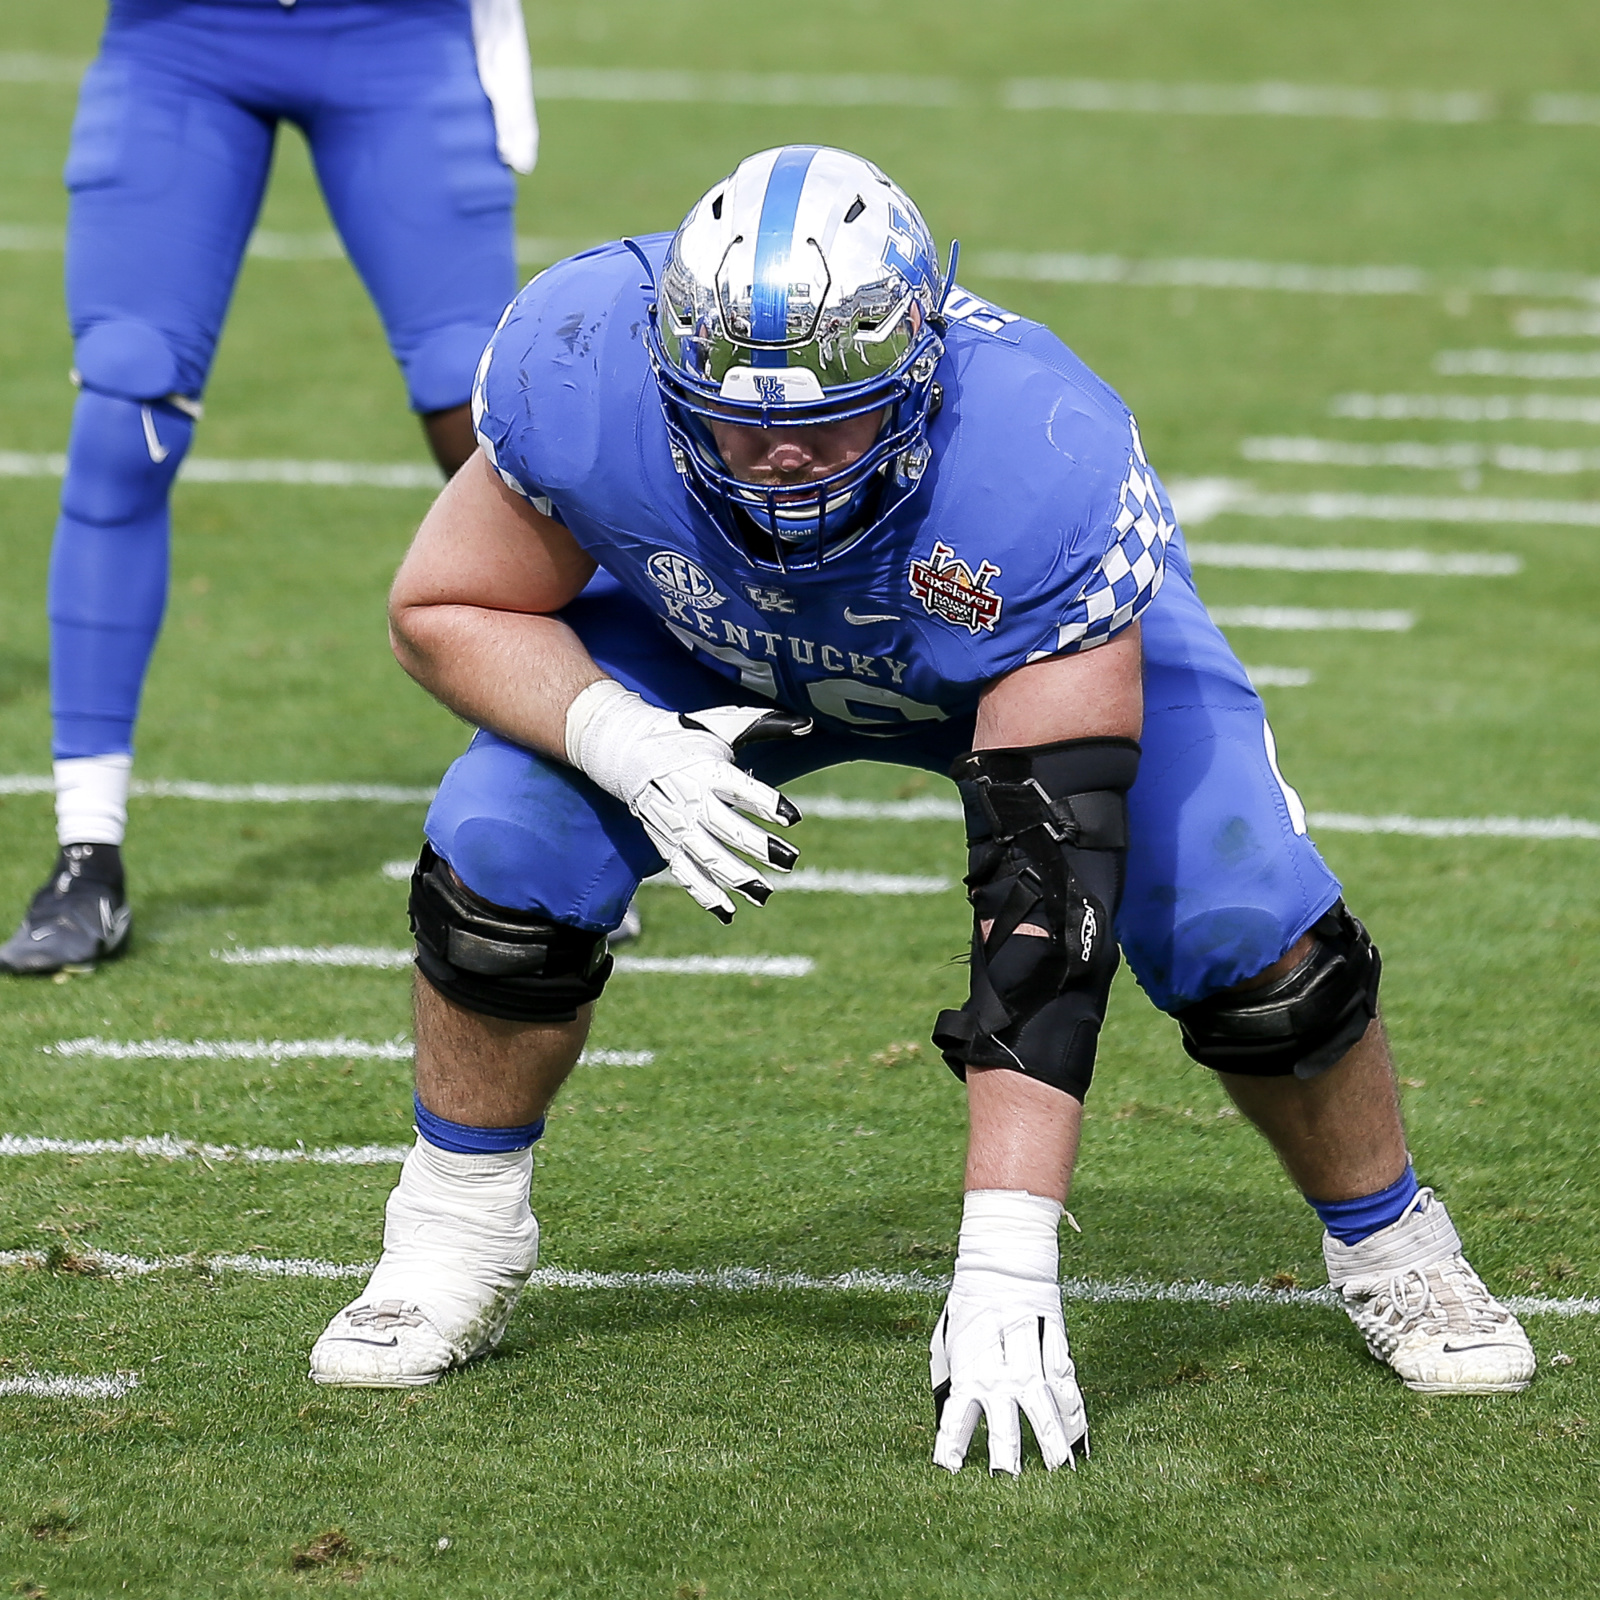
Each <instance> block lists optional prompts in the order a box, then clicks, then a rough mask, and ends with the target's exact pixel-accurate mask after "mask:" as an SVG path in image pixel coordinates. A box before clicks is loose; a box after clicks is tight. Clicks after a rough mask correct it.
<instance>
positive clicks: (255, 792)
mask: <svg viewBox="0 0 1600 1600" xmlns="http://www.w3.org/2000/svg"><path fill="white" fill-rule="evenodd" d="M1241 609H1243V610H1247V611H1251V612H1254V611H1256V610H1260V609H1262V608H1249V607H1246V608H1241ZM1266 609H1267V610H1268V611H1269V614H1276V612H1277V611H1279V610H1282V609H1283V608H1266ZM1218 614H1219V613H1216V612H1214V613H1213V615H1218ZM1221 614H1222V615H1224V616H1226V615H1227V613H1225V612H1224V613H1221ZM1311 614H1312V615H1313V616H1317V615H1333V616H1337V615H1341V613H1336V612H1335V613H1315V612H1313V613H1311ZM1350 614H1351V615H1355V616H1378V617H1388V618H1396V617H1408V616H1410V615H1411V613H1409V612H1376V613H1363V612H1355V613H1350ZM1237 625H1238V626H1247V625H1248V624H1237ZM1280 625H1281V624H1280ZM1245 671H1246V672H1248V673H1250V674H1251V675H1252V677H1253V679H1254V681H1257V682H1259V683H1263V684H1266V685H1269V686H1271V685H1278V686H1282V687H1286V688H1300V687H1302V686H1304V685H1305V684H1307V683H1309V682H1311V681H1312V678H1311V674H1310V672H1309V671H1308V670H1307V669H1305V668H1301V667H1246V668H1245ZM1268 674H1271V675H1272V676H1268ZM1257 675H1259V676H1257ZM53 791H54V784H53V781H52V780H51V779H50V778H48V777H43V776H33V775H31V774H30V775H24V776H12V777H0V795H6V794H50V793H52V792H53ZM134 792H135V793H140V792H143V793H147V794H152V795H169V796H175V797H179V798H183V799H204V800H237V801H262V800H264V801H266V802H268V803H270V804H279V803H282V802H284V801H289V800H296V801H327V800H339V801H343V800H375V801H379V802H382V803H392V802H396V801H404V802H406V803H422V802H425V801H427V800H430V799H431V798H432V797H433V791H432V790H431V789H394V788H387V787H385V786H383V785H361V784H337V783H328V784H314V785H308V786H306V787H302V788H290V787H287V786H282V785H278V784H239V785H232V786H230V785H225V784H203V783H151V784H147V785H144V786H143V788H142V790H141V786H140V785H139V784H137V783H135V785H134ZM794 798H795V802H796V803H797V804H798V805H799V806H800V808H801V809H802V811H803V812H804V813H805V814H806V815H807V816H808V817H820V818H824V819H827V820H830V821H831V820H838V821H846V822H850V821H855V822H933V821H939V822H945V821H948V822H959V821H960V820H961V806H960V804H959V802H957V801H955V800H947V799H941V798H939V797H937V796H927V797H924V798H920V799H915V800H853V799H848V798H846V797H844V796H841V795H829V794H797V795H796V796H795V797H794ZM1310 818H1311V825H1312V827H1314V828H1320V829H1321V830H1322V831H1323V832H1325V833H1397V834H1410V835H1413V836H1415V837H1418V838H1439V839H1443V838H1450V839H1455V838H1472V837H1479V838H1490V839H1600V823H1596V822H1589V821H1586V820H1584V819H1583V818H1581V817H1410V816H1404V815H1400V814H1395V815H1388V816H1381V817H1365V816H1357V815H1355V814H1353V813H1350V812H1343V811H1313V812H1311V813H1310ZM412 866H413V863H412V862H411V861H388V862H385V863H384V865H383V869H382V870H383V875H384V876H385V877H387V878H393V879H405V878H409V877H410V876H411V869H412ZM671 881H672V880H671V879H670V878H668V877H666V876H665V875H664V874H663V875H659V876H657V877H655V878H650V879H647V880H646V882H647V883H651V884H655V885H657V886H659V887H670V886H671ZM776 881H777V882H778V883H779V885H780V887H784V888H790V889H799V890H812V891H831V892H834V893H838V894H900V895H904V894H939V893H942V892H943V891H944V890H945V889H948V888H949V887H950V880H949V879H948V878H934V877H916V876H904V875H898V874H891V873H876V872H849V871H832V870H823V869H820V868H816V867H801V868H799V869H798V870H797V871H795V872H793V873H791V874H789V876H788V877H787V878H785V877H783V876H782V874H779V875H778V878H777V880H776ZM335 948H338V947H335ZM350 948H360V947H350ZM400 954H401V953H400V952H396V951H391V952H388V953H387V955H386V959H385V961H384V963H383V964H384V965H388V964H389V960H391V959H392V960H393V962H394V964H395V965H396V966H399V965H402V964H404V963H402V962H401V961H400V960H399V955H400ZM224 959H226V957H224ZM624 959H626V960H630V961H634V960H644V959H650V960H654V959H658V958H645V957H626V958H624V957H619V958H618V962H619V965H620V963H621V961H622V960H624ZM659 959H673V958H667V957H662V958H659ZM676 959H684V958H676ZM697 959H702V960H705V959H709V960H717V961H721V960H723V959H742V958H723V957H702V958H697ZM765 959H770V960H779V961H792V960H804V959H806V958H804V957H788V956H779V957H769V958H765ZM407 961H409V956H408V957H407ZM635 970H644V969H642V968H641V969H635ZM774 975H777V974H774ZM171 1042H176V1041H171ZM288 1042H289V1043H290V1044H296V1043H298V1044H299V1045H301V1046H303V1045H304V1044H306V1043H307V1042H308V1041H288ZM67 1043H68V1044H82V1045H85V1048H84V1049H82V1050H79V1051H76V1052H75V1053H78V1054H90V1053H93V1052H91V1051H89V1050H88V1049H87V1045H88V1044H90V1043H99V1041H81V1040H79V1041H74V1040H69V1041H67ZM309 1043H312V1044H318V1041H309ZM202 1044H203V1045H204V1049H205V1050H206V1051H210V1050H211V1049H212V1046H211V1045H210V1044H204V1042H201V1043H197V1044H196V1046H195V1048H196V1049H197V1050H200V1049H201V1047H202ZM320 1044H321V1045H327V1046H328V1049H329V1051H330V1052H331V1053H333V1054H343V1055H346V1056H350V1055H355V1054H357V1053H358V1047H359V1049H360V1050H367V1051H375V1050H377V1049H379V1048H382V1049H384V1050H390V1049H404V1050H405V1051H406V1052H407V1059H409V1051H410V1046H409V1045H404V1046H400V1045H393V1044H385V1045H383V1046H370V1045H361V1044H360V1041H357V1040H342V1041H341V1040H324V1041H321V1042H320ZM334 1046H338V1047H339V1048H338V1049H337V1050H335V1049H334V1048H333V1047H334ZM319 1047H320V1046H319ZM128 1048H130V1049H132V1048H135V1047H134V1046H129V1047H128ZM138 1048H146V1047H145V1046H139V1047H138ZM215 1048H216V1050H217V1051H220V1050H222V1049H223V1048H224V1046H223V1045H222V1044H218V1045H216V1047H215ZM227 1048H228V1049H230V1050H236V1051H239V1052H242V1051H244V1050H247V1049H248V1050H250V1051H260V1052H264V1054H263V1055H262V1056H260V1057H256V1056H251V1057H249V1058H245V1057H243V1056H240V1057H239V1059H268V1058H271V1053H272V1051H273V1050H274V1049H275V1048H276V1046H275V1045H273V1044H265V1043H263V1042H262V1041H260V1040H251V1041H243V1042H239V1043H237V1045H228V1046H227ZM64 1053H74V1052H64ZM302 1053H314V1052H306V1051H304V1050H303V1051H302ZM325 1053H326V1052H325ZM147 1054H148V1050H147ZM640 1054H648V1052H637V1051H635V1052H629V1051H620V1052H619V1051H599V1052H590V1055H591V1056H592V1057H594V1058H595V1062H594V1064H596V1065H607V1064H610V1065H625V1066H626V1065H635V1064H637V1063H636V1062H635V1061H633V1060H631V1059H630V1060H628V1061H622V1062H603V1061H601V1060H599V1057H601V1056H613V1055H622V1056H629V1057H632V1056H637V1055H640ZM127 1059H133V1058H132V1057H129V1058H127ZM391 1059H400V1057H398V1056H395V1057H392V1058H391Z"/></svg>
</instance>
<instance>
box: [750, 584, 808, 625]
mask: <svg viewBox="0 0 1600 1600" xmlns="http://www.w3.org/2000/svg"><path fill="white" fill-rule="evenodd" d="M743 588H744V592H745V598H746V599H747V600H749V602H750V604H751V605H753V606H754V607H755V608H756V610H757V611H765V612H768V613H772V614H776V615H778V616H782V617H792V616H793V615H794V614H795V611H796V609H797V608H796V606H795V603H794V596H793V595H790V594H785V593H784V591H783V590H782V589H774V588H771V587H770V586H769V585H767V584H764V583H747V584H745V585H743Z"/></svg>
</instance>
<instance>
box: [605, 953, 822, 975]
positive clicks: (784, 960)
mask: <svg viewBox="0 0 1600 1600" xmlns="http://www.w3.org/2000/svg"><path fill="white" fill-rule="evenodd" d="M615 959H616V963H617V971H618V972H670V973H678V974H682V975H684V976H687V977H698V978H806V977H809V976H810V975H811V973H812V972H813V971H814V970H815V968H816V962H815V961H813V960H812V959H811V957H810V956H617V957H616V958H615Z"/></svg>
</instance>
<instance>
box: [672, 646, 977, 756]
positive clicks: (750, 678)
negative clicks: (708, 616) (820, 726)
mask: <svg viewBox="0 0 1600 1600" xmlns="http://www.w3.org/2000/svg"><path fill="white" fill-rule="evenodd" d="M667 627H668V628H669V629H670V630H671V632H672V635H673V637H674V638H675V639H677V641H678V642H679V644H682V645H685V646H687V647H688V648H689V649H691V650H704V651H705V653H706V654H707V655H708V656H715V657H716V659H717V660H718V661H720V662H722V663H723V664H724V665H725V666H730V667H734V668H736V669H737V670H738V673H739V682H740V683H742V684H743V685H744V687H745V688H746V689H751V690H754V692H755V693H756V694H759V695H761V696H763V697H764V698H765V699H768V700H776V699H777V698H778V675H777V674H776V673H775V672H774V671H773V670H772V663H771V662H769V661H752V660H751V658H750V657H749V656H747V655H745V654H744V653H743V651H740V650H735V649H734V648H733V646H732V645H727V644H712V643H711V642H710V641H709V640H707V639H702V638H701V637H700V636H699V635H697V634H693V633H690V632H689V630H688V629H687V628H680V627H678V626H676V625H675V624H674V623H671V622H669V623H668V624H667ZM806 693H807V694H808V695H810V697H811V704H812V705H813V706H815V707H816V708H817V710H818V711H819V712H820V713H821V714H822V715H823V716H825V717H832V718H833V719H834V721H835V722H848V723H850V724H851V725H852V726H854V727H857V728H877V729H880V730H887V731H891V732H892V731H894V729H895V724H893V723H891V722H889V721H888V720H887V719H885V718H883V717H864V716H862V715H861V714H860V713H859V712H857V711H854V710H852V709H851V703H852V702H854V703H855V704H856V705H862V706H882V707H883V708H884V709H885V710H886V711H894V712H898V713H899V715H900V716H902V717H904V718H905V720H906V721H907V722H944V721H946V720H947V719H948V718H949V715H950V713H949V712H948V711H946V710H945V709H944V708H943V707H942V706H930V705H929V704H928V703H927V702H926V701H925V700H913V699H912V698H911V697H910V696H909V695H904V694H901V693H899V692H898V691H897V690H894V689H890V688H888V687H886V686H885V685H883V684H881V683H861V682H859V681H858V680H857V679H855V678H817V679H814V680H813V681H812V682H810V683H808V684H807V685H806Z"/></svg>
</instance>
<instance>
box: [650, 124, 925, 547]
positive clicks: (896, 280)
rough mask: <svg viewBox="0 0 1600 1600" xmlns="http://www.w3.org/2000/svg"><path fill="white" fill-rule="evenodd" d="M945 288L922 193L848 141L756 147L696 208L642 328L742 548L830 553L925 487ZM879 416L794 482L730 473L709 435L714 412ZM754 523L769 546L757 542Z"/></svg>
mask: <svg viewBox="0 0 1600 1600" xmlns="http://www.w3.org/2000/svg"><path fill="white" fill-rule="evenodd" d="M947 283H948V278H947V277H946V275H944V274H941V272H940V270H939V263H938V260H937V257H936V255H935V253H934V245H933V240H932V238H931V236H930V235H929V233H928V230H927V227H926V224H924V223H923V221H922V218H921V217H920V215H918V213H917V211H916V208H915V207H914V206H913V205H912V203H911V201H910V200H909V199H907V198H906V197H905V195H904V194H902V193H901V191H900V190H898V189H897V188H895V186H894V185H893V184H892V183H890V182H889V180H888V179H887V178H886V177H884V175H883V174H882V173H881V172H879V171H878V169H877V168H876V167H874V166H872V165H871V164H870V163H869V162H866V161H863V160H861V159H860V158H859V157H857V156H852V155H848V154H846V153H845V152H844V151H839V150H828V149H822V148H818V147H816V146H810V145H791V146H786V147H784V148H783V149H780V150H769V151H765V152H763V153H762V154H761V155H758V156H752V157H750V159H749V160H747V161H745V162H743V163H741V165H740V166H739V167H738V168H737V169H736V170H735V172H734V173H733V174H732V175H731V176H730V177H729V178H727V179H725V180H724V181H723V182H722V183H720V184H718V185H717V186H716V187H715V188H713V189H712V190H711V191H710V192H709V193H708V194H707V195H706V196H705V197H704V198H703V199H702V200H701V201H700V203H699V204H698V205H697V206H696V207H695V208H694V210H692V211H691V212H690V213H689V215H688V217H687V218H686V219H685V221H684V223H683V226H682V227H680V228H679V230H678V232H677V234H676V235H675V236H674V238H673V242H672V246H671V249H670V251H669V253H668V257H667V261H666V263H665V266H664V268H663V270H662V274H661V281H660V284H659V286H658V288H657V293H656V301H655V304H654V305H653V306H652V308H651V315H650V319H649V328H648V334H647V338H648V341H649V348H650V356H651V361H652V364H653V366H654V368H655V374H656V380H657V383H658V385H659V388H660V393H661V400H662V408H663V411H664V413H665V416H666V422H667V428H668V432H669V435H670V437H671V441H672V447H673V455H674V461H675V464H676V465H677V467H678V470H679V472H680V473H681V474H682V475H683V477H684V480H685V482H686V484H687V485H688V487H689V489H690V491H691V492H692V493H693V494H694V495H695V497H696V499H697V500H699V502H700V503H701V504H702V506H704V507H705V508H706V510H707V511H708V512H709V513H710V514H711V515H712V516H713V518H714V519H715V520H716V521H717V522H718V524H719V526H721V527H722V528H723V531H724V532H725V533H727V534H728V535H729V536H730V537H732V538H734V539H735V540H736V542H738V543H740V545H741V548H742V550H743V552H744V553H745V554H746V555H748V556H752V557H754V558H755V559H757V560H763V561H764V562H765V564H771V565H775V566H781V567H784V568H787V569H794V568H797V567H805V566H811V565H815V564H818V563H820V562H822V561H825V560H827V559H829V558H830V557H831V556H834V555H838V554H841V553H842V552H843V551H844V550H845V549H847V548H849V547H850V546H851V545H853V544H855V543H856V542H857V541H858V540H859V539H860V538H861V537H863V536H864V535H865V534H866V533H867V532H869V531H870V530H871V528H872V527H873V526H875V525H876V524H877V523H878V522H880V521H881V520H882V518H883V517H884V516H886V515H888V513H889V511H891V510H892V509H893V508H894V506H895V505H898V504H899V503H900V501H902V500H904V499H905V498H906V496H907V495H909V494H910V493H911V492H912V491H913V490H914V489H915V487H916V484H917V482H918V480H919V479H920V478H921V476H922V472H923V470H924V468H925V467H926V465H927V462H928V448H927V424H928V419H929V416H930V414H931V411H932V408H933V404H934V397H935V395H936V393H937V386H936V385H935V384H934V382H933V375H934V370H935V368H936V367H937V365H938V362H939V358H940V356H941V355H942V354H943V351H944V346H943V343H942V341H941V339H940V337H939V334H940V331H941V329H942V319H941V316H940V312H941V310H942V307H943V302H944V298H945V293H946V287H947ZM873 411H883V412H884V413H885V415H884V418H883V422H882V424H881V426H880V428H879V431H878V434H877V436H876V438H875V439H874V440H873V442H872V444H871V446H870V447H869V448H868V449H867V450H866V451H865V452H864V453H863V454H862V455H861V456H859V457H858V458H857V459H856V460H854V461H852V462H850V463H849V464H848V465H846V466H844V467H841V468H839V469H838V470H836V471H834V472H832V473H830V474H828V475H827V476H825V477H821V478H817V479H814V480H813V481H811V482H809V483H801V484H797V485H787V484H784V485H775V484H766V483H762V484H754V483H750V482H748V481H745V480H743V479H740V478H738V477H736V476H735V475H734V474H733V472H732V471H730V470H729V468H728V466H727V464H726V462H725V461H724V460H723V458H722V456H721V454H720V452H719V451H718V449H717V447H716V444H715V441H714V439H713V437H712V431H711V424H712V423H713V422H721V423H731V424H733V425H735V426H743V427H751V428H762V429H781V428H788V427H795V428H799V427H815V426H818V425H820V424H828V423H833V422H841V421H845V420H847V419H849V418H852V417H859V416H862V415H865V414H867V413H869V412H873ZM730 513H732V514H735V515H733V516H732V517H731V518H730V515H729V514H730ZM743 517H747V518H749V519H750V520H751V521H753V522H754V523H755V525H756V526H757V528H759V529H760V530H761V532H762V533H763V534H765V535H766V540H763V541H759V542H758V544H757V545H756V546H755V547H752V546H751V545H750V541H749V540H748V539H747V538H746V537H745V529H744V527H743V526H742V524H741V521H740V519H741V518H743ZM767 541H770V549H763V548H761V546H762V545H764V544H766V543H767Z"/></svg>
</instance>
